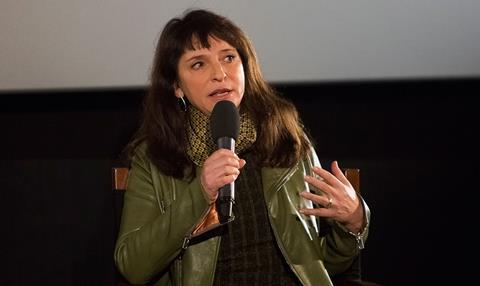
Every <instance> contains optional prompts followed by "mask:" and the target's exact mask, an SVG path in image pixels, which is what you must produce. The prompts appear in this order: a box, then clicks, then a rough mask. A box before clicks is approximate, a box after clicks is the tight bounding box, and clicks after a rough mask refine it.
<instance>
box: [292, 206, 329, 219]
mask: <svg viewBox="0 0 480 286" xmlns="http://www.w3.org/2000/svg"><path fill="white" fill-rule="evenodd" d="M298 212H299V213H301V214H304V215H313V216H318V217H332V211H331V210H329V209H326V208H314V209H299V210H298Z"/></svg>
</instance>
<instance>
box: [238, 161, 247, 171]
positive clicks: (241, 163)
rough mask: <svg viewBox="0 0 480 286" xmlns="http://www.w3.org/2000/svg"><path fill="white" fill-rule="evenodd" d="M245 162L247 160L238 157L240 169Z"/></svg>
mask: <svg viewBox="0 0 480 286" xmlns="http://www.w3.org/2000/svg"><path fill="white" fill-rule="evenodd" d="M246 164H247V161H245V160H243V159H240V161H239V167H238V168H239V169H242V168H243V167H244V166H245V165H246Z"/></svg>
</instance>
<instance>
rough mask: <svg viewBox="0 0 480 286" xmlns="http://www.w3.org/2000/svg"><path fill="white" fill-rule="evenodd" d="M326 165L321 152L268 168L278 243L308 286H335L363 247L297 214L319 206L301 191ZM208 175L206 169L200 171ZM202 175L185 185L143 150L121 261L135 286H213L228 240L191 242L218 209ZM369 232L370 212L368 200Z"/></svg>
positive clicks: (125, 217) (132, 177) (127, 209)
mask: <svg viewBox="0 0 480 286" xmlns="http://www.w3.org/2000/svg"><path fill="white" fill-rule="evenodd" d="M314 165H319V163H318V159H317V157H316V154H315V151H314V150H313V149H312V152H311V153H310V154H309V156H307V157H306V158H305V159H304V160H302V161H301V162H299V163H298V164H297V165H296V166H294V167H292V168H262V170H261V175H262V184H263V192H264V196H265V201H266V203H267V209H268V215H269V219H270V224H271V226H272V229H273V232H274V234H275V238H276V241H277V243H278V245H279V247H280V249H281V251H282V253H283V256H284V257H285V259H286V261H287V263H288V264H289V265H290V267H291V269H292V270H293V272H294V273H295V274H296V275H297V277H298V278H299V279H300V281H301V282H302V283H303V285H332V282H331V280H330V275H334V274H336V273H341V272H343V271H345V270H346V269H347V268H348V267H349V266H350V264H351V262H352V260H353V258H354V257H355V256H356V255H357V254H358V252H359V248H358V245H357V240H356V239H355V237H354V236H353V235H351V234H349V233H348V232H346V231H345V230H344V229H343V228H341V226H340V225H338V224H336V223H333V224H332V231H330V232H329V233H328V234H327V235H326V236H324V237H319V236H318V224H317V219H318V218H316V217H313V216H305V215H302V214H300V213H299V212H298V211H297V210H298V208H300V207H305V206H311V202H310V201H308V200H305V199H304V198H302V197H301V196H299V195H298V194H299V193H300V192H302V191H304V190H305V189H308V185H307V184H306V183H305V181H304V179H303V178H304V175H305V174H312V172H311V168H312V167H313V166H314ZM199 173H200V170H198V173H197V174H199ZM200 188H201V187H200V183H199V178H195V179H193V180H192V181H187V180H178V179H174V178H172V177H168V176H165V175H163V174H162V173H160V172H159V171H158V169H157V168H156V167H155V166H154V164H153V163H151V162H150V161H149V159H148V158H147V156H146V155H145V150H144V149H141V150H140V151H139V152H137V154H136V156H135V157H134V159H133V161H132V168H131V170H130V174H129V177H128V185H127V192H126V193H125V197H124V208H123V214H122V222H121V226H120V232H119V236H118V239H117V243H116V247H115V255H114V256H115V257H114V258H115V262H116V265H117V267H118V269H119V270H120V272H121V273H122V274H123V275H124V277H125V278H127V280H129V281H130V282H131V283H132V284H144V283H147V282H149V283H154V285H188V286H192V285H212V283H213V276H214V273H215V266H216V260H217V255H218V251H219V246H220V237H218V236H217V237H212V238H208V239H206V240H203V241H201V242H199V243H196V244H190V245H189V242H190V239H191V238H192V236H195V235H201V234H203V233H205V232H207V231H208V230H209V229H212V228H214V227H215V226H216V224H210V225H208V226H206V227H204V228H203V230H200V231H198V230H197V231H196V234H195V235H194V234H193V233H194V232H195V229H197V228H198V225H199V224H200V222H202V221H205V217H206V216H207V214H209V213H210V211H211V208H212V207H211V206H209V205H208V204H207V201H206V200H205V198H204V197H203V194H202V191H201V189H200ZM362 203H363V207H364V214H365V218H366V222H367V224H366V225H367V226H366V227H365V229H364V232H363V238H366V236H367V235H368V225H369V223H368V222H369V218H370V211H369V209H368V207H367V205H366V204H365V202H363V200H362Z"/></svg>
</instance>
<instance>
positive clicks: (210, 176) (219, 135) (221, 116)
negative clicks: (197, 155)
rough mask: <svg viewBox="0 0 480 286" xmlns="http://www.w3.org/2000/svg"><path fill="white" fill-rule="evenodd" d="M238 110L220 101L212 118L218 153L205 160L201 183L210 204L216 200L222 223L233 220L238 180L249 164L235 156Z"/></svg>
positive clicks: (226, 102) (211, 123) (228, 102)
mask: <svg viewBox="0 0 480 286" xmlns="http://www.w3.org/2000/svg"><path fill="white" fill-rule="evenodd" d="M239 126H240V119H239V115H238V110H237V108H236V107H235V105H234V104H233V103H232V102H230V101H220V102H218V103H217V104H216V105H215V107H214V108H213V111H212V115H211V117H210V128H211V131H212V137H213V139H214V141H215V142H216V143H217V146H218V148H219V149H218V150H216V151H215V152H213V153H212V155H210V157H208V158H207V160H205V162H204V165H203V169H202V174H201V183H202V187H203V191H204V192H205V195H206V197H207V200H209V202H211V203H213V202H214V201H215V200H216V206H217V212H218V215H219V219H220V222H221V223H225V222H228V221H230V220H232V219H233V212H232V207H233V204H234V202H235V184H234V181H235V180H236V179H237V177H238V175H239V174H240V171H239V170H240V169H241V168H242V167H243V166H244V165H245V160H242V159H240V158H238V156H237V155H236V154H235V140H236V139H237V137H238V133H239V129H240V127H239Z"/></svg>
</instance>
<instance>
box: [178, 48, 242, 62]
mask: <svg viewBox="0 0 480 286" xmlns="http://www.w3.org/2000/svg"><path fill="white" fill-rule="evenodd" d="M228 52H237V51H236V49H235V48H225V49H223V50H220V53H228ZM203 57H205V54H200V55H196V56H193V57H190V58H188V59H186V60H185V61H186V62H191V61H194V60H198V59H201V58H203Z"/></svg>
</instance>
